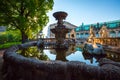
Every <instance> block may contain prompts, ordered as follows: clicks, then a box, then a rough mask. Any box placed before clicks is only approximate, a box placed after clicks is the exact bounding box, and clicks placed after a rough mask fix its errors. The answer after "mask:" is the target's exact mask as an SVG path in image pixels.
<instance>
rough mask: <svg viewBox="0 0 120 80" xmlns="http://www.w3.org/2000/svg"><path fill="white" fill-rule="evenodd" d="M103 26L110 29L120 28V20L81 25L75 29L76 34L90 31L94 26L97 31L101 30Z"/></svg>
mask: <svg viewBox="0 0 120 80" xmlns="http://www.w3.org/2000/svg"><path fill="white" fill-rule="evenodd" d="M103 25H105V26H107V28H108V29H114V28H118V27H120V20H114V21H108V22H101V23H95V24H87V25H81V26H79V27H77V28H75V31H76V32H79V31H88V30H89V29H90V26H93V27H94V28H95V29H100V28H101V27H102V26H103Z"/></svg>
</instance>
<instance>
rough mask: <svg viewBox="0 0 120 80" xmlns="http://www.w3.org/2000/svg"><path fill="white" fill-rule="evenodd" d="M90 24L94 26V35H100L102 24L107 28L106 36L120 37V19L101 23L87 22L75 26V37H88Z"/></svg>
mask: <svg viewBox="0 0 120 80" xmlns="http://www.w3.org/2000/svg"><path fill="white" fill-rule="evenodd" d="M90 26H92V27H93V28H94V31H95V35H96V37H100V35H99V31H100V29H101V28H102V27H103V26H106V28H107V30H108V34H109V36H108V37H120V20H115V21H109V22H102V23H96V24H89V25H84V24H82V25H81V26H79V27H77V28H76V29H75V32H76V38H77V39H79V38H88V37H89V34H90V33H89V30H90Z"/></svg>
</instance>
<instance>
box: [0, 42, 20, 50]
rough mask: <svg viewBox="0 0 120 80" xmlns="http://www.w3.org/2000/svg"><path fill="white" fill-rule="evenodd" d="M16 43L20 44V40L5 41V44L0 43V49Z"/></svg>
mask: <svg viewBox="0 0 120 80" xmlns="http://www.w3.org/2000/svg"><path fill="white" fill-rule="evenodd" d="M17 44H21V42H7V43H5V44H1V45H0V49H5V48H9V47H10V46H12V45H17Z"/></svg>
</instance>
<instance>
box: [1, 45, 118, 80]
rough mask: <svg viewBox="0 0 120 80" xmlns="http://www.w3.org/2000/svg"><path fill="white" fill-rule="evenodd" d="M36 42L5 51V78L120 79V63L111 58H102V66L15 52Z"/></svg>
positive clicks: (15, 79) (37, 79)
mask: <svg viewBox="0 0 120 80" xmlns="http://www.w3.org/2000/svg"><path fill="white" fill-rule="evenodd" d="M35 44H36V43H26V44H21V45H17V46H12V47H11V48H9V49H7V50H6V51H5V53H4V57H3V58H4V63H3V69H2V70H3V71H2V73H3V78H4V80H120V63H119V62H114V61H111V60H109V59H105V58H102V59H100V60H99V63H100V66H91V65H87V64H85V63H83V62H79V61H69V62H62V61H42V60H37V59H33V58H26V57H23V56H22V55H19V54H16V53H15V52H16V51H17V50H19V49H22V48H27V47H30V46H35Z"/></svg>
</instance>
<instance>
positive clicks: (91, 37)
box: [88, 26, 95, 42]
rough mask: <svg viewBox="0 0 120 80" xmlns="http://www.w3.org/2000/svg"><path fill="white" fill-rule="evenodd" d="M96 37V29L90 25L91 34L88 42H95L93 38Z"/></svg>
mask: <svg viewBox="0 0 120 80" xmlns="http://www.w3.org/2000/svg"><path fill="white" fill-rule="evenodd" d="M94 37H95V33H94V29H93V27H92V26H90V36H89V37H88V42H93V38H94Z"/></svg>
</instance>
